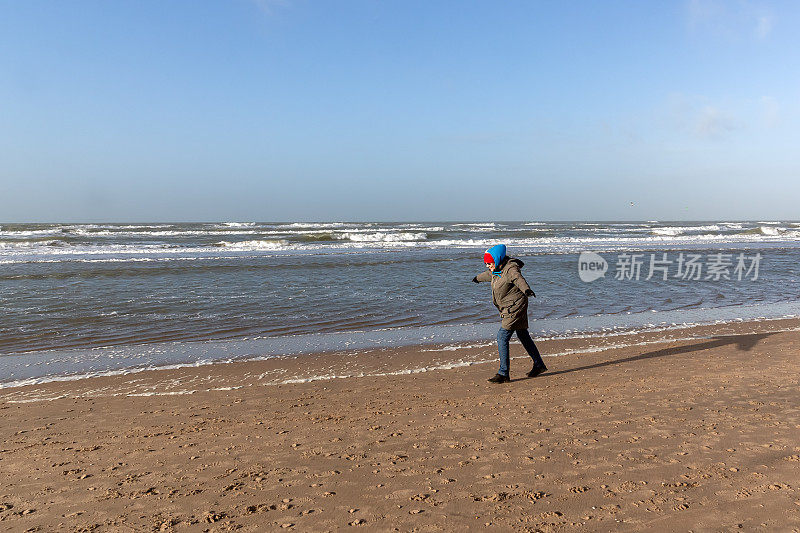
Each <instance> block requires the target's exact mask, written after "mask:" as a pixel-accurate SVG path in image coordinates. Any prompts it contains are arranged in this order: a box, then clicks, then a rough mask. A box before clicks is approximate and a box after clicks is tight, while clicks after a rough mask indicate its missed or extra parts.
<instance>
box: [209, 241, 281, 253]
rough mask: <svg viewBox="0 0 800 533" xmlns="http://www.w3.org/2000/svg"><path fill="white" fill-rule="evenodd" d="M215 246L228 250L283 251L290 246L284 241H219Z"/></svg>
mask: <svg viewBox="0 0 800 533" xmlns="http://www.w3.org/2000/svg"><path fill="white" fill-rule="evenodd" d="M214 246H221V247H223V248H226V249H228V250H283V249H285V248H287V247H288V246H289V243H288V242H286V241H285V240H283V239H280V240H266V241H265V240H252V241H240V242H229V241H219V242H217V243H214Z"/></svg>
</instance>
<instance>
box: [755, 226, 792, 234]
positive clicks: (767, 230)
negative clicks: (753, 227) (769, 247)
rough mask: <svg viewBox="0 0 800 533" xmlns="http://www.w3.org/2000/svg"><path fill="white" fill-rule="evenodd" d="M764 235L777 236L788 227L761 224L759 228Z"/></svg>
mask: <svg viewBox="0 0 800 533" xmlns="http://www.w3.org/2000/svg"><path fill="white" fill-rule="evenodd" d="M758 229H759V231H760V232H761V234H762V235H768V236H770V237H775V236H777V235H780V234H781V232H782V231H785V229H786V228H778V227H775V226H761V227H760V228H758Z"/></svg>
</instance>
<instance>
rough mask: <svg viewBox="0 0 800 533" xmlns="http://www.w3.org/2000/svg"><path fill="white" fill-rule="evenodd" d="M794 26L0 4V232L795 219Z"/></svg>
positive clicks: (466, 6) (429, 9) (310, 7)
mask: <svg viewBox="0 0 800 533" xmlns="http://www.w3.org/2000/svg"><path fill="white" fill-rule="evenodd" d="M798 28H800V3H798V2H792V1H787V2H756V1H744V0H741V1H740V0H734V1H730V2H723V1H715V0H694V1H688V2H687V1H676V2H642V1H639V0H631V1H627V2H616V1H599V0H598V1H574V2H552V1H546V2H544V1H542V2H533V1H520V2H515V1H508V2H487V1H471V2H470V1H466V2H461V1H459V2H455V1H453V2H444V1H430V0H425V1H418V2H415V1H405V0H403V1H401V0H397V1H392V2H379V1H366V0H365V1H355V0H354V1H347V0H342V1H336V2H332V1H322V0H320V1H310V0H282V1H281V0H227V1H222V0H220V1H203V2H199V1H194V0H192V1H188V0H187V1H145V0H132V1H122V0H119V1H112V2H108V1H99V0H98V1H71V2H62V1H52V2H45V1H38V0H0V222H14V221H154V220H164V221H176V220H189V221H197V220H414V219H417V220H475V219H477V220H492V219H493V220H553V219H556V220H564V219H618V220H630V219H662V220H667V219H788V218H791V219H798V218H800V212H799V208H798V199H799V198H800V150H798V146H800V128H799V127H798V126H800V68H798V67H800V32H798ZM631 202H633V203H634V204H633V205H631Z"/></svg>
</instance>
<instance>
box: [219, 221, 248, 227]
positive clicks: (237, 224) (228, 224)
mask: <svg viewBox="0 0 800 533" xmlns="http://www.w3.org/2000/svg"><path fill="white" fill-rule="evenodd" d="M255 225H256V223H255V222H223V223H222V226H223V227H225V228H252V227H253V226H255Z"/></svg>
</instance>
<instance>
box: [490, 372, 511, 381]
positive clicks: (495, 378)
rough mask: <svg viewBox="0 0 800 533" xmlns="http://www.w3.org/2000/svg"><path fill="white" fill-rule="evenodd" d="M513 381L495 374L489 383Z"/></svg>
mask: <svg viewBox="0 0 800 533" xmlns="http://www.w3.org/2000/svg"><path fill="white" fill-rule="evenodd" d="M509 381H511V379H510V378H509V377H508V376H504V375H503V374H495V376H494V377H493V378H489V383H508V382H509Z"/></svg>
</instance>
